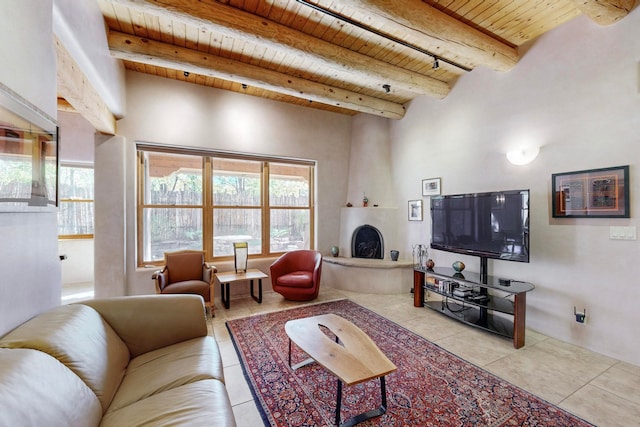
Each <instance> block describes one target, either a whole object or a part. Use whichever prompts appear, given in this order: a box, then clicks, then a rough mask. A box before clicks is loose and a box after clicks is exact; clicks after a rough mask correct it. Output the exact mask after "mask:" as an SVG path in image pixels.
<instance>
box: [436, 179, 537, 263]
mask: <svg viewBox="0 0 640 427" xmlns="http://www.w3.org/2000/svg"><path fill="white" fill-rule="evenodd" d="M431 247H432V248H433V249H440V250H443V251H449V252H455V253H459V254H465V255H473V256H479V257H481V258H482V259H484V263H485V264H486V258H493V259H501V260H507V261H519V262H529V190H510V191H493V192H487V193H473V194H457V195H448V196H432V197H431Z"/></svg>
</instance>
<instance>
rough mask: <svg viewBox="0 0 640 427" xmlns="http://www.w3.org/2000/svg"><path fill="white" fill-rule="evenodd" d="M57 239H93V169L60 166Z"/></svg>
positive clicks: (90, 167) (83, 166) (81, 166)
mask: <svg viewBox="0 0 640 427" xmlns="http://www.w3.org/2000/svg"><path fill="white" fill-rule="evenodd" d="M59 176H60V182H59V194H60V205H59V207H60V209H59V210H58V237H60V238H61V239H73V238H91V237H93V230H94V223H93V218H94V216H93V206H94V203H93V200H94V195H93V167H92V166H85V165H80V166H77V165H64V164H62V165H60V174H59Z"/></svg>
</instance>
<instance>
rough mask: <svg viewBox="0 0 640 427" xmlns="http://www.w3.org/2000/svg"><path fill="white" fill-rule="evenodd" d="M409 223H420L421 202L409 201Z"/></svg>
mask: <svg viewBox="0 0 640 427" xmlns="http://www.w3.org/2000/svg"><path fill="white" fill-rule="evenodd" d="M409 221H422V200H409Z"/></svg>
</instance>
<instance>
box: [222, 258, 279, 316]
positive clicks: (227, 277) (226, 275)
mask: <svg viewBox="0 0 640 427" xmlns="http://www.w3.org/2000/svg"><path fill="white" fill-rule="evenodd" d="M267 277H269V276H267V275H266V274H264V273H263V272H262V271H260V270H258V269H257V268H250V269H248V270H247V271H246V272H241V273H236V272H235V271H225V272H223V273H216V279H218V282H220V298H221V299H222V304H223V305H224V308H229V307H230V306H231V298H230V293H229V284H231V283H236V282H240V281H244V280H249V282H250V283H251V298H253V299H254V300H255V301H256V302H257V303H258V304H262V279H265V278H267ZM255 279H257V280H258V295H257V296H256V295H254V293H253V281H254V280H255Z"/></svg>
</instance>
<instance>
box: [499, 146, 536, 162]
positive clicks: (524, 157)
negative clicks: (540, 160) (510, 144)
mask: <svg viewBox="0 0 640 427" xmlns="http://www.w3.org/2000/svg"><path fill="white" fill-rule="evenodd" d="M538 153H540V147H527V148H519V149H516V150H512V151H509V152H508V153H507V160H509V162H511V163H513V164H514V165H518V166H520V165H526V164H527V163H531V162H532V161H534V160H535V158H536V157H538Z"/></svg>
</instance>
